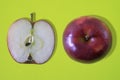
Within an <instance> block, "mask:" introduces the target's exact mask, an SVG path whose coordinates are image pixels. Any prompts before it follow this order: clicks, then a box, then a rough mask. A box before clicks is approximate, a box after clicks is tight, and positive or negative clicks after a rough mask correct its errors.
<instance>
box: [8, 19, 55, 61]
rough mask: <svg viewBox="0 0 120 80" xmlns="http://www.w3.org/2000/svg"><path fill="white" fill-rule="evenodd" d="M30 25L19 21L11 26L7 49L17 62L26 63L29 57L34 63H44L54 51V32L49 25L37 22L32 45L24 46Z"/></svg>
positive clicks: (25, 20) (23, 20) (24, 21)
mask: <svg viewBox="0 0 120 80" xmlns="http://www.w3.org/2000/svg"><path fill="white" fill-rule="evenodd" d="M31 29H32V25H31V23H30V22H29V21H28V20H27V19H20V20H18V21H16V22H15V23H14V24H12V26H11V28H10V29H9V32H8V48H9V50H10V52H11V55H12V56H13V58H14V59H15V60H16V61H17V62H21V63H23V62H26V61H27V60H28V56H29V55H31V56H32V59H33V60H34V61H35V62H36V63H44V62H46V61H47V60H48V59H49V58H50V56H51V55H52V52H53V49H54V32H53V29H52V28H51V26H50V25H49V23H47V22H46V21H38V22H36V23H35V24H34V28H33V38H34V41H33V44H32V45H31V46H30V47H29V46H25V40H26V38H27V37H28V36H30V33H31Z"/></svg>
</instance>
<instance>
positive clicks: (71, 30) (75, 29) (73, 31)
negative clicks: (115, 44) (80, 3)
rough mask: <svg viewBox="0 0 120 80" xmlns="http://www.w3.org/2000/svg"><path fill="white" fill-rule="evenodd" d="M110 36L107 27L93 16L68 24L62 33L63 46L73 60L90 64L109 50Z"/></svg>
mask: <svg viewBox="0 0 120 80" xmlns="http://www.w3.org/2000/svg"><path fill="white" fill-rule="evenodd" d="M111 44H112V36H111V32H110V30H109V28H108V26H107V25H106V24H105V23H104V22H103V21H102V20H100V19H98V18H96V17H93V16H83V17H81V18H78V19H75V20H73V21H72V22H70V23H69V24H68V25H67V27H66V29H65V31H64V33H63V45H64V49H65V51H66V52H67V54H68V55H69V56H70V57H71V58H72V59H74V60H77V61H84V62H91V61H96V60H98V59H101V57H103V56H105V55H106V54H107V53H108V51H109V50H110V47H111Z"/></svg>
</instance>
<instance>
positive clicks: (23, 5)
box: [0, 0, 120, 80]
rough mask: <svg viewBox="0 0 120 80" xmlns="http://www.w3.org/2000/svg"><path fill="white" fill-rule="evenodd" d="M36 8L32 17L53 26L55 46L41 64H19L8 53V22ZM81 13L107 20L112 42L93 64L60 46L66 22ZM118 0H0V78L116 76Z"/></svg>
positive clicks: (119, 64)
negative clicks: (76, 58)
mask: <svg viewBox="0 0 120 80" xmlns="http://www.w3.org/2000/svg"><path fill="white" fill-rule="evenodd" d="M31 12H36V16H37V17H36V19H37V20H38V19H48V20H50V21H51V22H52V23H53V24H54V25H55V28H56V32H57V47H56V50H55V52H54V54H53V56H52V58H51V59H50V60H49V61H48V62H47V63H45V64H41V65H36V64H19V63H16V62H15V61H14V60H13V59H12V57H11V56H10V54H9V51H8V48H7V41H6V39H7V32H8V29H9V27H10V25H11V24H12V23H13V22H14V21H15V20H17V19H19V18H22V17H28V18H29V17H30V13H31ZM84 15H99V16H102V17H105V18H106V19H108V20H109V22H111V24H112V25H113V28H114V29H115V33H116V40H115V42H116V44H115V43H114V45H115V46H114V50H113V51H112V53H111V55H110V56H109V57H106V58H104V59H102V60H100V61H98V62H96V63H93V64H83V63H79V62H76V61H74V60H72V59H70V58H69V57H68V56H67V55H66V53H65V51H64V48H63V44H62V34H63V31H64V29H65V27H66V25H67V24H68V23H69V22H70V21H71V20H73V19H75V18H77V17H80V16H84ZM119 40H120V1H119V0H0V80H114V79H115V80H120V41H119Z"/></svg>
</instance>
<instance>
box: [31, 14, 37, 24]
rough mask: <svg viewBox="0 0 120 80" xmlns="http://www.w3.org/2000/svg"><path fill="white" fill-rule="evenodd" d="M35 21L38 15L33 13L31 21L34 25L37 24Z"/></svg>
mask: <svg viewBox="0 0 120 80" xmlns="http://www.w3.org/2000/svg"><path fill="white" fill-rule="evenodd" d="M35 20H36V13H35V12H33V13H31V21H32V23H33V22H35Z"/></svg>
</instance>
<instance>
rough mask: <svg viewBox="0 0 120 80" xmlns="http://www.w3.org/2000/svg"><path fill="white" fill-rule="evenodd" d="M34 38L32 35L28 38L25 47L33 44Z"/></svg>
mask: <svg viewBox="0 0 120 80" xmlns="http://www.w3.org/2000/svg"><path fill="white" fill-rule="evenodd" d="M33 41H34V38H33V36H32V35H30V36H28V37H27V38H26V40H25V46H30V45H32V44H33Z"/></svg>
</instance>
